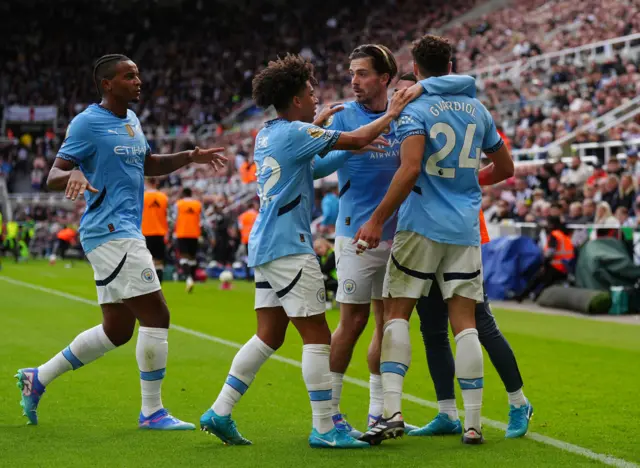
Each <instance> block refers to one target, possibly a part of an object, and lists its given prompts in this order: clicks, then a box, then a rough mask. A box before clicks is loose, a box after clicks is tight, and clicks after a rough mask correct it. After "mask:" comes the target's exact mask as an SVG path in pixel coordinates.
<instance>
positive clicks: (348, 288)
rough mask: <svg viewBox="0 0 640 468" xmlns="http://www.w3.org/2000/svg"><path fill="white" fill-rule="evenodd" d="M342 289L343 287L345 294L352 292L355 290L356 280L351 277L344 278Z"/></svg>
mask: <svg viewBox="0 0 640 468" xmlns="http://www.w3.org/2000/svg"><path fill="white" fill-rule="evenodd" d="M342 289H344V293H345V294H353V293H354V292H356V282H355V281H353V280H351V279H348V280H345V281H344V284H343V285H342Z"/></svg>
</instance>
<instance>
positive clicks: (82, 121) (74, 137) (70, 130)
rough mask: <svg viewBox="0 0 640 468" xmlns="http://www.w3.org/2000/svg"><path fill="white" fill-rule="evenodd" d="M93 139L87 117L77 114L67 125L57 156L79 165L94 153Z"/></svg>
mask: <svg viewBox="0 0 640 468" xmlns="http://www.w3.org/2000/svg"><path fill="white" fill-rule="evenodd" d="M93 140H94V139H93V135H92V133H91V129H90V127H89V122H88V121H87V118H86V117H85V116H84V115H83V114H79V115H77V116H76V117H75V118H74V119H73V120H72V121H71V123H70V124H69V127H67V134H66V135H65V138H64V141H63V142H62V146H61V147H60V150H58V157H59V158H61V159H65V160H67V161H71V162H73V163H75V164H78V165H79V164H81V163H82V161H84V160H85V159H86V158H88V157H89V156H92V155H93V154H95V152H96V147H95V144H94V142H93Z"/></svg>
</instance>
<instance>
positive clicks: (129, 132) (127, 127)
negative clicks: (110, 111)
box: [124, 124, 136, 138]
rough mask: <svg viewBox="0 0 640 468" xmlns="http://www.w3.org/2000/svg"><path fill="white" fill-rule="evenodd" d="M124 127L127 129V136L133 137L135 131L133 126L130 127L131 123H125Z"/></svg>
mask: <svg viewBox="0 0 640 468" xmlns="http://www.w3.org/2000/svg"><path fill="white" fill-rule="evenodd" d="M124 128H126V129H127V133H128V134H129V136H130V137H131V138H133V137H134V136H135V135H136V132H135V130H134V129H133V127H132V126H131V125H129V124H125V125H124Z"/></svg>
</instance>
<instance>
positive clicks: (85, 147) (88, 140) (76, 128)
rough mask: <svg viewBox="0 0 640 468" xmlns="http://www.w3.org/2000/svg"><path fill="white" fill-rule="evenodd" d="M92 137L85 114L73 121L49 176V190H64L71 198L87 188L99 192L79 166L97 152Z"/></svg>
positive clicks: (74, 197)
mask: <svg viewBox="0 0 640 468" xmlns="http://www.w3.org/2000/svg"><path fill="white" fill-rule="evenodd" d="M92 137H93V135H92V133H91V128H90V125H89V122H88V121H87V119H86V117H85V116H84V115H83V114H80V115H78V116H77V117H76V118H74V119H73V120H72V121H71V123H70V124H69V128H68V129H67V134H66V136H65V139H64V141H63V142H62V146H60V150H59V151H58V155H57V157H56V160H55V161H54V163H53V167H52V168H51V170H50V171H49V175H48V176H47V188H49V190H54V191H62V190H64V191H65V196H66V197H67V198H69V199H71V200H75V199H76V198H77V197H78V196H79V195H83V194H84V192H85V190H89V191H90V192H92V193H97V192H98V190H97V189H96V188H94V187H93V186H92V185H91V184H90V183H89V181H88V180H87V178H86V177H85V176H84V174H83V173H82V171H81V170H80V169H79V168H78V166H80V164H82V162H83V161H85V160H86V159H87V158H89V157H91V156H92V155H94V154H95V151H96V149H95V146H94V144H93V138H92Z"/></svg>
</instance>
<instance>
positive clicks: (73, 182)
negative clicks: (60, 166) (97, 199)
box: [64, 169, 98, 201]
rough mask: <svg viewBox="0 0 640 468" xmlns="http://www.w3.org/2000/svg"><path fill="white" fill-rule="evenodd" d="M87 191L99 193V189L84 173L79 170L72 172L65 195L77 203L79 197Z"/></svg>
mask: <svg viewBox="0 0 640 468" xmlns="http://www.w3.org/2000/svg"><path fill="white" fill-rule="evenodd" d="M85 190H88V191H89V192H91V193H98V189H97V188H95V187H94V186H93V185H91V184H90V183H89V181H88V180H87V178H86V177H85V176H84V174H83V173H82V171H80V170H77V169H76V170H73V171H71V175H70V176H69V181H68V182H67V188H66V189H65V191H64V195H65V196H66V197H67V198H68V199H70V200H73V201H75V200H76V198H78V195H84V192H85Z"/></svg>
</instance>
